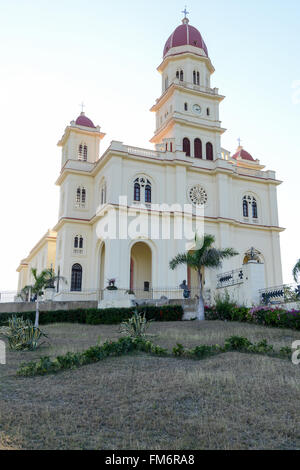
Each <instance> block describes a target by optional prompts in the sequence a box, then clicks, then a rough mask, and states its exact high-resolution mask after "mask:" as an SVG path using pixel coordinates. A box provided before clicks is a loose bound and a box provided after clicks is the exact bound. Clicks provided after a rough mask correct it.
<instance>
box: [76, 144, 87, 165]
mask: <svg viewBox="0 0 300 470" xmlns="http://www.w3.org/2000/svg"><path fill="white" fill-rule="evenodd" d="M87 154H88V148H87V145H86V144H80V145H79V147H78V160H82V161H84V162H86V161H87Z"/></svg>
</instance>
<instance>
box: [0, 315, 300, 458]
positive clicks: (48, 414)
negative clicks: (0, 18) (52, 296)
mask: <svg viewBox="0 0 300 470" xmlns="http://www.w3.org/2000/svg"><path fill="white" fill-rule="evenodd" d="M44 329H45V330H46V331H47V332H48V333H49V336H50V338H51V345H50V346H45V347H44V348H42V349H41V350H39V351H37V352H34V353H12V352H10V353H8V364H7V366H0V374H2V375H1V382H0V449H1V448H3V449H9V448H22V449H154V450H158V449H170V450H172V449H174V450H175V449H176V450H179V449H300V429H299V412H300V405H299V403H300V370H299V367H297V366H294V365H293V364H292V363H290V362H289V361H284V360H280V359H275V358H268V357H263V356H255V355H249V354H239V353H228V354H223V355H221V356H216V357H211V358H209V359H206V360H204V361H199V362H198V361H193V360H181V359H172V358H158V357H151V356H148V355H143V354H139V355H130V356H126V357H121V358H109V359H107V360H105V361H103V362H99V363H97V364H94V365H90V366H86V367H82V368H80V369H76V370H70V371H66V372H63V373H60V374H56V375H48V376H45V377H35V378H31V379H29V378H17V377H16V376H15V372H16V370H17V368H18V366H19V364H20V362H22V361H24V360H25V361H28V360H32V359H34V358H37V357H39V356H41V355H51V356H54V355H57V354H61V353H64V352H66V351H70V350H71V351H75V350H82V349H85V348H87V347H88V346H90V345H92V344H96V343H97V341H98V338H99V336H100V337H101V341H104V340H105V339H107V338H110V339H116V338H118V337H119V332H118V327H116V326H103V325H101V326H85V325H71V324H64V325H51V326H47V327H45V328H44ZM149 333H150V334H151V335H153V336H152V340H153V342H155V343H158V344H160V345H162V346H165V347H168V348H169V349H171V348H172V347H173V346H174V345H175V344H176V342H180V343H182V344H184V345H185V346H188V347H192V346H196V345H198V344H205V343H206V344H212V343H223V341H224V339H225V338H227V337H229V336H231V335H243V336H247V337H248V338H249V339H250V340H253V341H258V340H260V339H263V338H266V339H268V341H269V342H270V343H272V344H274V346H276V348H278V347H281V346H291V343H292V341H294V340H296V339H299V333H297V332H293V331H290V330H279V329H278V330H277V329H267V328H264V327H259V326H252V325H243V324H239V323H223V322H203V323H201V324H199V323H198V322H187V323H185V322H182V323H161V324H159V323H153V324H152V325H151V327H150V329H149Z"/></svg>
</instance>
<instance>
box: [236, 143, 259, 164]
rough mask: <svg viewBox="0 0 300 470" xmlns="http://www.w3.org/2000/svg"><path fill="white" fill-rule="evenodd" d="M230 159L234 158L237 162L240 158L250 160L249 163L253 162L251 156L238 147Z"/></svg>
mask: <svg viewBox="0 0 300 470" xmlns="http://www.w3.org/2000/svg"><path fill="white" fill-rule="evenodd" d="M232 158H234V159H235V160H237V159H238V158H241V159H242V160H250V161H251V162H254V161H255V160H254V158H253V157H252V155H250V153H248V152H246V150H244V149H243V147H239V148H238V150H237V152H236V153H235V154H234V155H233V157H232Z"/></svg>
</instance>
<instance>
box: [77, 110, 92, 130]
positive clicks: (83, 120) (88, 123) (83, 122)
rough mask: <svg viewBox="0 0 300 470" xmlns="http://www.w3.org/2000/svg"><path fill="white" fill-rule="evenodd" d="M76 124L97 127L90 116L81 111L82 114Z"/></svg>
mask: <svg viewBox="0 0 300 470" xmlns="http://www.w3.org/2000/svg"><path fill="white" fill-rule="evenodd" d="M75 124H77V126H84V127H93V128H94V129H95V126H94V123H93V122H92V121H91V120H90V119H89V118H88V117H86V115H85V114H84V113H81V114H80V116H78V118H77V119H76V121H75Z"/></svg>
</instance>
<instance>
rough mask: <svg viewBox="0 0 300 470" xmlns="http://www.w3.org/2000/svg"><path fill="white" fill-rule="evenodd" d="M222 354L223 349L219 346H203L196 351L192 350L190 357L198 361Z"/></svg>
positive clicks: (196, 348)
mask: <svg viewBox="0 0 300 470" xmlns="http://www.w3.org/2000/svg"><path fill="white" fill-rule="evenodd" d="M220 352H222V348H220V346H219V345H217V344H216V345H213V346H207V345H202V346H196V347H195V348H194V349H190V350H189V351H188V355H189V356H192V357H195V358H197V359H204V358H206V357H209V356H212V355H214V354H217V353H220Z"/></svg>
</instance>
